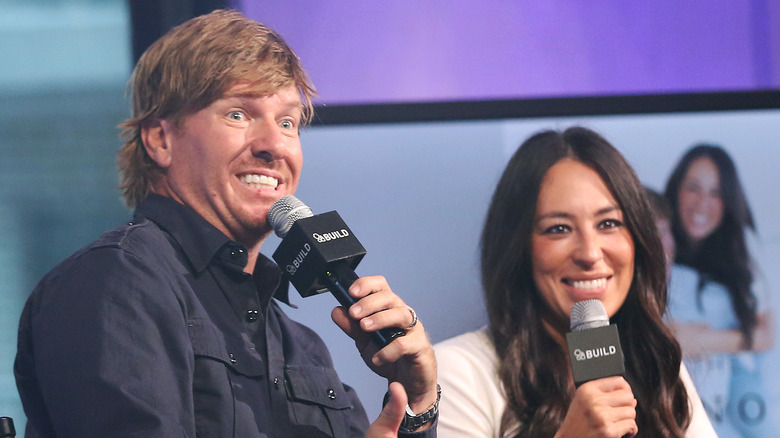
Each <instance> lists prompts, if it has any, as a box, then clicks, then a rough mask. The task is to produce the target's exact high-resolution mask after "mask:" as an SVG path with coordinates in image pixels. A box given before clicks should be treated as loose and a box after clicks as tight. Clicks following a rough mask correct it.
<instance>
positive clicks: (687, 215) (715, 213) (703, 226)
mask: <svg viewBox="0 0 780 438" xmlns="http://www.w3.org/2000/svg"><path fill="white" fill-rule="evenodd" d="M677 208H678V210H679V212H680V220H681V222H682V226H683V229H684V230H685V233H686V234H687V235H688V237H689V238H690V239H691V240H692V241H693V242H694V243H696V242H699V241H701V240H702V239H704V238H706V237H707V236H709V235H710V234H712V232H713V231H715V230H716V229H717V228H718V227H719V226H720V223H721V221H722V220H723V198H721V195H720V174H719V173H718V168H717V166H715V163H714V162H713V161H712V159H711V158H710V157H700V158H697V159H695V160H693V161H692V162H691V165H690V166H689V167H688V171H687V172H686V173H685V176H684V177H683V179H682V182H681V183H680V194H679V195H678V196H677Z"/></svg>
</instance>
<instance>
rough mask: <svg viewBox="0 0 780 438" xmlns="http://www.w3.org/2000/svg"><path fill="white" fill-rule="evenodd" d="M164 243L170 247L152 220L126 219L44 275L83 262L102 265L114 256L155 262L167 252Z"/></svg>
mask: <svg viewBox="0 0 780 438" xmlns="http://www.w3.org/2000/svg"><path fill="white" fill-rule="evenodd" d="M166 247H167V248H170V245H169V244H168V243H167V239H166V237H165V233H164V232H163V231H162V230H161V229H160V228H159V227H158V226H157V225H156V224H155V223H154V222H152V221H150V220H148V219H141V220H139V221H137V222H126V223H124V224H121V225H119V226H117V227H116V228H114V229H112V230H109V231H106V232H105V233H103V234H102V235H101V236H100V237H98V238H97V239H96V240H94V241H92V242H90V243H89V244H87V245H86V246H84V247H82V248H81V249H79V250H78V251H76V252H74V253H73V254H71V255H70V256H69V257H67V258H66V259H65V260H63V261H62V262H61V263H59V264H58V265H57V266H56V267H55V268H53V269H52V270H51V271H50V272H49V273H48V274H47V275H46V277H48V278H51V277H56V276H59V275H61V274H62V273H63V272H67V271H70V270H73V269H78V268H79V267H80V266H85V265H94V266H99V267H101V268H106V267H108V266H110V265H111V264H112V263H113V261H115V260H120V259H125V260H126V259H127V258H134V259H138V260H145V261H147V262H148V263H155V261H160V260H163V259H164V258H165V257H169V256H170V254H166V253H167V251H165V250H164V248H166Z"/></svg>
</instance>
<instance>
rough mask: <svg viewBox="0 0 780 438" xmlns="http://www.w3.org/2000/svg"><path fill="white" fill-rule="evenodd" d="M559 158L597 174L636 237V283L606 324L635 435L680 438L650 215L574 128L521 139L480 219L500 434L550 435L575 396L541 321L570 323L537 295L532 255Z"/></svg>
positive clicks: (627, 182) (625, 167) (634, 185)
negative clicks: (538, 214) (621, 359)
mask: <svg viewBox="0 0 780 438" xmlns="http://www.w3.org/2000/svg"><path fill="white" fill-rule="evenodd" d="M563 158H571V159H573V160H576V161H579V162H581V163H583V164H585V165H587V166H589V167H591V168H592V169H594V170H595V171H596V172H598V174H599V175H600V176H601V178H602V179H603V180H604V182H605V184H606V185H607V187H608V188H609V189H610V191H611V192H612V194H613V196H614V197H615V199H616V200H617V201H618V203H619V204H620V207H621V208H622V210H623V215H624V221H625V224H626V226H627V227H628V229H629V230H630V232H631V236H632V238H633V239H634V244H635V257H634V258H635V267H634V278H633V281H632V283H631V288H630V290H629V293H628V296H627V298H626V302H625V303H624V304H623V306H622V307H621V308H620V310H619V311H618V312H617V313H616V314H615V315H614V317H613V318H612V322H613V323H616V324H617V325H618V326H619V328H620V337H621V342H622V345H623V348H624V354H625V357H626V378H627V380H628V382H629V384H630V385H631V388H632V390H633V392H634V396H635V397H636V399H637V401H638V407H637V425H638V427H639V431H640V433H641V434H642V435H643V436H651V437H678V436H682V435H683V434H684V431H685V429H686V428H687V426H688V424H689V422H690V412H689V409H688V395H687V392H686V391H685V387H684V385H683V383H682V381H681V380H680V377H679V372H680V361H681V351H680V346H679V344H678V343H677V341H676V340H675V338H674V336H673V335H672V333H671V332H670V331H669V329H668V328H667V327H666V325H665V324H664V321H663V314H664V312H665V310H666V267H665V263H664V252H663V247H662V245H661V241H660V239H659V237H658V233H657V230H656V226H655V223H654V221H653V215H652V211H651V209H650V206H649V203H648V200H647V198H646V194H645V192H644V189H643V187H642V185H641V184H640V182H639V180H638V178H637V177H636V174H635V173H634V171H633V169H632V168H631V166H629V164H628V163H627V162H626V160H625V159H624V158H623V156H622V155H621V154H620V153H619V152H618V151H617V150H616V149H615V148H614V147H613V146H612V145H610V144H609V143H608V142H607V141H606V140H605V139H604V138H602V137H601V136H600V135H598V134H597V133H595V132H593V131H591V130H589V129H586V128H581V127H574V128H569V129H567V130H565V131H563V132H558V131H544V132H541V133H538V134H536V135H534V136H532V137H531V138H529V139H528V140H527V141H525V142H524V143H523V144H522V145H521V146H520V148H519V149H518V150H517V152H516V153H515V154H514V156H513V157H512V158H511V159H510V161H509V163H508V165H507V167H506V169H505V170H504V173H503V175H502V177H501V180H500V181H499V183H498V186H497V187H496V190H495V193H494V194H493V198H492V201H491V204H490V207H489V210H488V214H487V218H486V220H485V227H484V230H483V232H482V239H481V268H482V283H483V288H484V293H485V299H486V305H487V311H488V317H489V327H490V332H491V336H492V339H493V342H494V344H495V348H496V352H497V354H498V357H499V378H500V380H501V383H502V386H503V390H504V391H505V393H506V397H507V407H506V410H505V411H504V415H503V419H502V424H501V433H502V435H506V434H507V433H509V432H511V433H512V434H513V436H520V437H551V436H553V435H554V434H555V433H556V431H557V430H558V428H559V427H560V425H561V423H562V421H563V418H564V416H565V415H566V411H567V410H568V407H569V404H570V403H571V400H572V397H573V392H574V386H573V383H572V382H571V379H570V377H569V372H568V370H569V362H568V356H567V353H566V352H565V351H564V349H563V348H562V347H561V345H559V344H558V343H556V341H555V340H554V339H553V338H552V336H551V335H550V334H549V333H548V332H547V330H546V329H545V328H544V324H543V322H547V323H548V324H551V325H552V326H554V327H568V322H567V321H561V318H564V319H565V317H562V316H561V315H555V314H554V313H553V311H552V310H551V309H550V307H549V306H548V305H547V304H546V302H545V301H544V299H543V298H542V297H541V295H540V293H539V291H538V290H537V288H536V285H535V283H534V280H533V269H532V259H531V232H532V226H533V222H534V216H535V210H536V202H537V198H538V195H539V190H540V187H541V182H542V179H543V178H544V175H545V174H546V173H547V171H548V170H549V168H550V167H552V166H553V165H554V164H555V163H557V162H558V161H559V160H561V159H563ZM564 330H565V329H564ZM518 425H519V429H517V426H518Z"/></svg>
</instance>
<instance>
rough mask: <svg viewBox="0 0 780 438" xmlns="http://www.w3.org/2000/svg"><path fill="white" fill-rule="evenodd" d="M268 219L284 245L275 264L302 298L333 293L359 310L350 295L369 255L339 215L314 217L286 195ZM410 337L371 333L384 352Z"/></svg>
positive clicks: (395, 331)
mask: <svg viewBox="0 0 780 438" xmlns="http://www.w3.org/2000/svg"><path fill="white" fill-rule="evenodd" d="M267 218H268V223H269V224H270V225H271V227H272V228H273V229H274V231H275V232H276V235H277V236H279V237H280V238H281V239H282V242H281V243H280V244H279V247H278V248H276V251H274V253H273V259H274V261H276V263H277V264H278V265H279V266H280V267H281V268H282V269H283V271H284V275H285V277H286V278H287V279H288V280H289V281H290V283H292V284H293V286H295V289H296V290H297V291H298V293H300V294H301V296H302V297H304V298H306V297H309V296H312V295H316V294H321V293H323V292H327V291H330V292H331V294H333V296H335V297H336V300H338V302H339V303H340V304H341V305H342V306H344V307H345V308H349V307H350V306H351V305H353V304H355V299H354V298H353V297H352V296H351V295H350V294H349V292H347V290H348V289H349V286H351V285H352V283H354V282H355V280H357V279H358V276H357V274H355V267H357V265H358V263H360V260H362V259H363V256H364V255H366V250H365V248H363V245H361V244H360V242H359V241H358V240H357V238H356V237H355V235H354V234H352V231H351V230H350V229H349V227H347V224H345V223H344V221H343V220H342V219H341V216H339V214H338V213H336V212H335V211H329V212H327V213H322V214H318V215H314V213H312V211H311V209H310V208H309V207H308V206H307V205H306V204H304V203H303V202H301V201H300V200H299V199H298V198H296V197H295V196H292V195H287V196H284V197H282V198H280V199H278V200H277V201H276V202H274V204H273V205H271V208H270V209H269V210H268V215H267ZM405 334H406V331H405V330H403V329H401V328H386V329H382V330H378V331H375V332H371V338H372V340H373V341H374V343H375V344H376V345H377V346H378V347H379V348H382V347H384V346H385V345H387V344H389V343H390V342H392V341H393V339H395V338H397V337H399V336H403V335H405Z"/></svg>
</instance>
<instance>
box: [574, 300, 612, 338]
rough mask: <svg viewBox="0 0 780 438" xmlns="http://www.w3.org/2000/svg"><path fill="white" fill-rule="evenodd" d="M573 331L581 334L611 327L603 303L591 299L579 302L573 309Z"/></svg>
mask: <svg viewBox="0 0 780 438" xmlns="http://www.w3.org/2000/svg"><path fill="white" fill-rule="evenodd" d="M570 318H571V325H570V327H571V331H573V332H580V331H583V330H588V329H592V328H597V327H604V326H608V325H609V316H607V310H606V309H605V308H604V305H603V304H602V303H601V301H599V300H597V299H590V300H584V301H578V302H576V303H574V306H572V308H571V316H570Z"/></svg>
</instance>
